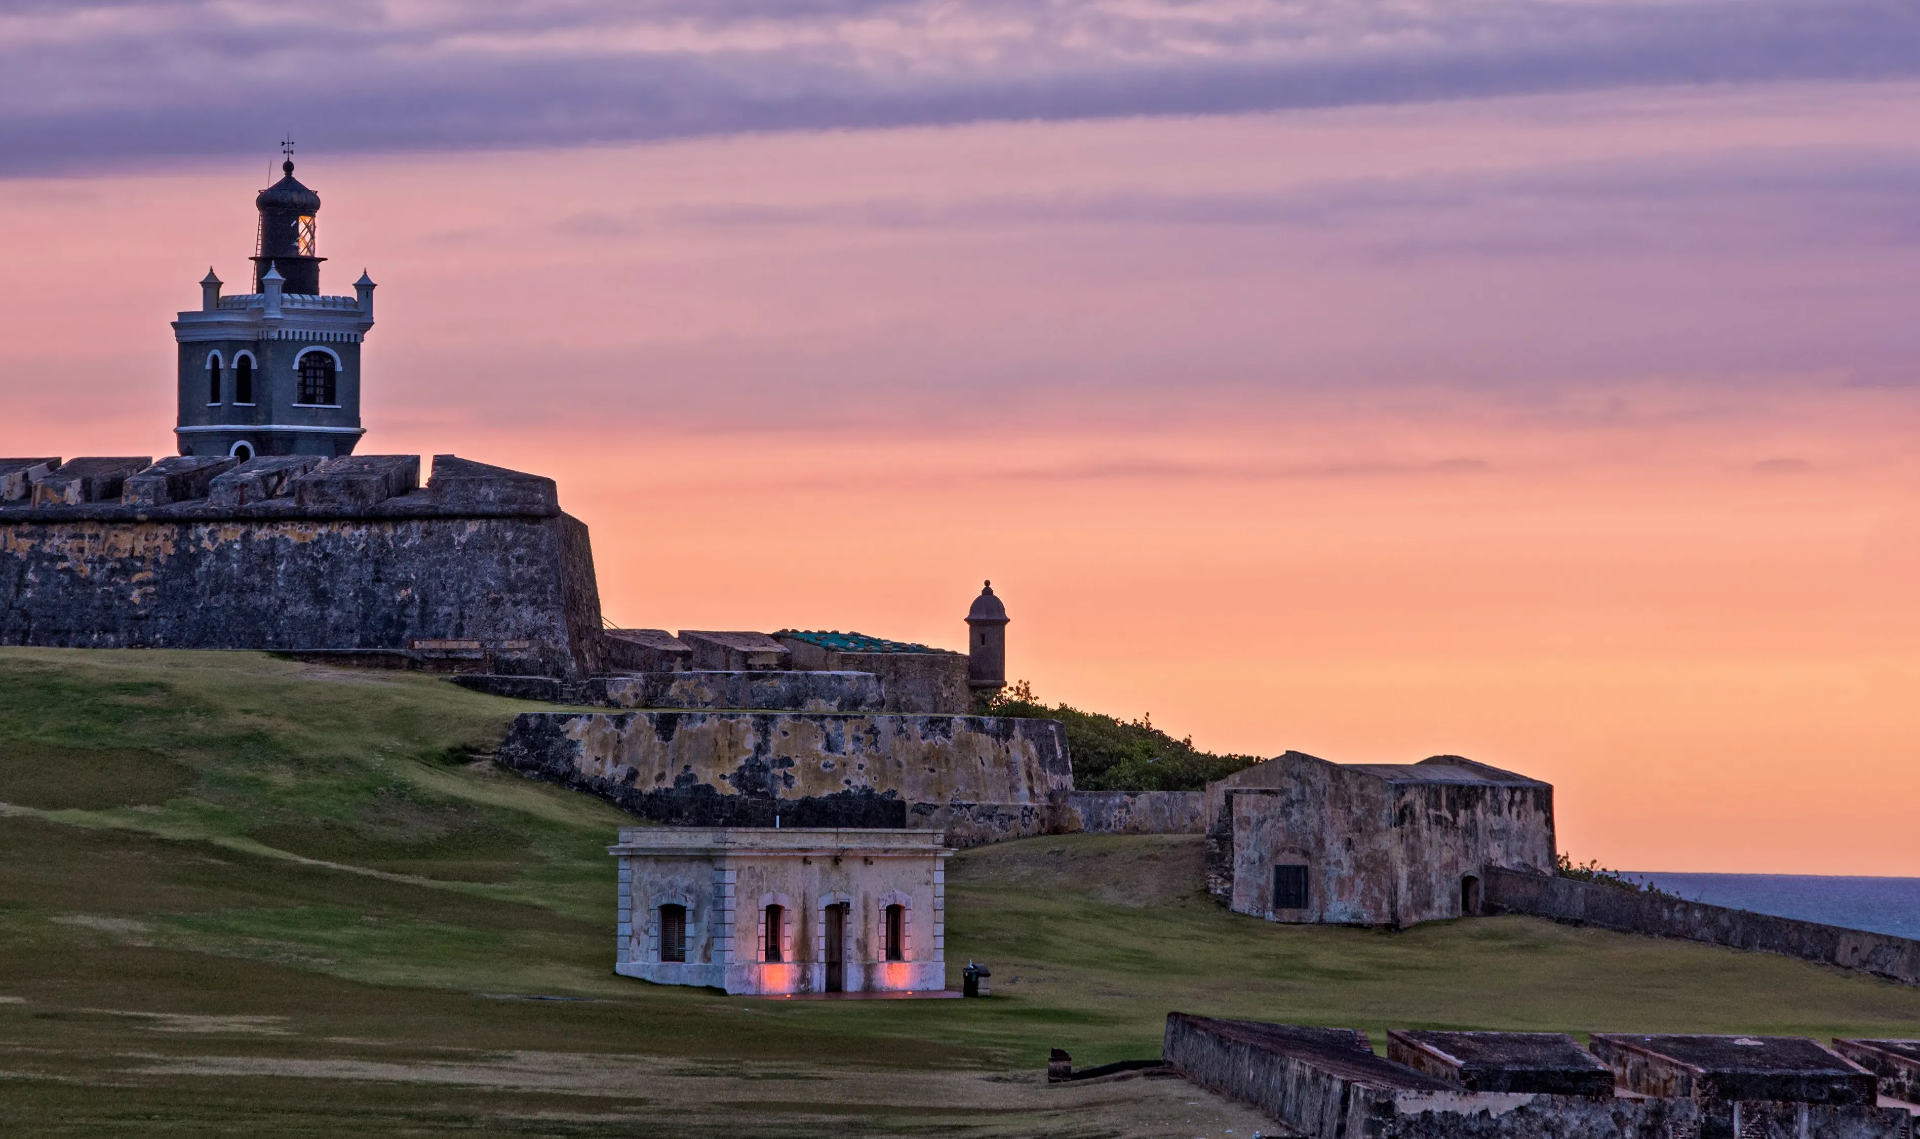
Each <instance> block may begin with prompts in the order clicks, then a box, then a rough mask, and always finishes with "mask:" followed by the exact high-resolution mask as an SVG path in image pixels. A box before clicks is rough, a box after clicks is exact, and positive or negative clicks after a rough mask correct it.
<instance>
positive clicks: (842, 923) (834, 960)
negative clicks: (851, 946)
mask: <svg viewBox="0 0 1920 1139" xmlns="http://www.w3.org/2000/svg"><path fill="white" fill-rule="evenodd" d="M826 916H827V929H826V935H827V937H826V941H827V992H829V993H844V992H846V989H847V973H846V968H847V966H846V961H847V904H846V903H845V902H842V903H840V904H838V905H832V906H828V907H827V915H826Z"/></svg>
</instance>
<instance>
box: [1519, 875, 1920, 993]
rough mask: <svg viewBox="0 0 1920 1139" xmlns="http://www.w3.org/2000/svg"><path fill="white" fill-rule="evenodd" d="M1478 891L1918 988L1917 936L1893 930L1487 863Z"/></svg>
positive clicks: (1593, 920) (1523, 906) (1625, 929)
mask: <svg viewBox="0 0 1920 1139" xmlns="http://www.w3.org/2000/svg"><path fill="white" fill-rule="evenodd" d="M1483 889H1484V891H1485V899H1486V903H1487V904H1488V905H1489V906H1490V907H1492V908H1493V909H1496V910H1502V911H1506V912H1508V913H1517V914H1531V915H1533V916H1535V917H1543V918H1551V919H1553V920H1554V921H1560V922H1569V923H1572V924H1576V925H1595V926H1599V927H1601V928H1602V929H1611V930H1617V931H1619V932H1621V933H1641V934H1648V935H1651V936H1653V937H1671V938H1676V939H1678V940H1682V941H1700V942H1705V943H1707V944H1709V945H1724V946H1727V947H1728V948H1730V949H1748V950H1753V951H1756V952H1761V953H1778V954H1781V955H1783V956H1787V957H1798V958H1800V959H1801V960H1802V961H1814V962H1818V963H1820V964H1822V965H1834V966H1837V967H1839V968H1841V969H1851V970H1855V971H1857V972H1861V973H1871V974H1873V975H1874V976H1876V977H1884V978H1886V979H1888V980H1891V981H1898V982H1900V983H1901V984H1903V985H1920V941H1913V940H1911V939H1908V938H1904V937H1894V936H1892V935H1891V934H1884V933H1869V932H1867V931H1865V930H1858V929H1844V928H1842V927H1840V926H1834V925H1821V924H1819V923H1818V922H1810V921H1799V920H1796V919H1794V918H1782V917H1774V916H1772V915H1771V914H1756V913H1750V912H1748V911H1746V910H1735V909H1729V908H1727V907H1725V906H1710V905H1707V904H1706V903H1704V902H1688V901H1683V900H1681V899H1679V898H1673V897H1667V896H1665V895H1662V894H1650V893H1642V892H1639V891H1634V890H1622V889H1619V888H1618V887H1614V886H1602V885H1599V884H1597V883H1594V882H1582V881H1579V880H1578V879H1574V878H1559V877H1548V876H1546V875H1543V874H1532V873H1528V872H1526V871H1522V870H1504V869H1499V868H1490V869H1489V870H1488V871H1487V873H1486V880H1485V884H1484V887H1483Z"/></svg>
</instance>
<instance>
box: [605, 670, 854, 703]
mask: <svg viewBox="0 0 1920 1139" xmlns="http://www.w3.org/2000/svg"><path fill="white" fill-rule="evenodd" d="M606 702H607V705H608V706H609V707H612V708H674V709H685V710H689V711H705V710H713V709H733V710H746V711H761V712H878V711H881V710H882V708H883V706H884V705H885V699H884V696H883V694H882V691H881V688H880V679H879V678H878V677H876V676H874V675H873V674H872V673H870V672H790V671H781V672H776V671H770V670H754V671H749V672H704V671H693V670H688V671H684V672H648V673H642V674H641V675H639V676H611V677H608V678H607V681H606Z"/></svg>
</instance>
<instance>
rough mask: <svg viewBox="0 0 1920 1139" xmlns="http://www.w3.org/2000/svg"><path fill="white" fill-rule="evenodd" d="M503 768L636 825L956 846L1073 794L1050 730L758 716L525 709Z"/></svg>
mask: <svg viewBox="0 0 1920 1139" xmlns="http://www.w3.org/2000/svg"><path fill="white" fill-rule="evenodd" d="M498 760H499V762H500V763H501V764H503V765H505V766H507V767H510V768H512V769H513V770H516V771H519V772H521V773H522V774H525V775H528V776H531V777H534V778H538V779H545V780H548V781H551V782H554V783H559V784H563V785H566V786H570V787H574V788H577V789H579V790H583V791H587V792H589V793H591V794H594V795H598V796H600V797H601V798H604V799H606V800H608V801H609V802H612V803H613V804H615V805H616V806H619V807H621V808H623V809H625V810H628V811H631V812H633V813H634V814H636V815H639V816H640V817H642V818H648V819H654V820H657V821H660V822H670V823H685V824H695V825H701V826H714V825H732V826H771V825H773V823H774V820H775V819H776V818H778V819H779V820H780V822H781V823H782V824H783V825H787V826H810V827H817V826H836V827H913V828H924V829H935V830H944V831H946V832H947V836H948V841H949V842H950V843H951V844H952V845H954V846H957V847H965V846H977V845H980V844H982V843H987V842H997V841H1001V840H1004V839H1011V838H1024V837H1027V836H1030V835H1036V834H1044V833H1049V832H1052V831H1055V830H1057V829H1060V823H1061V817H1062V814H1063V811H1064V809H1065V805H1066V796H1067V794H1068V793H1069V792H1070V791H1071V790H1072V789H1073V771H1072V768H1071V766H1070V765H1069V763H1068V760H1067V746H1066V737H1065V734H1064V732H1063V730H1062V729H1061V727H1060V725H1059V724H1058V723H1056V722H1054V721H1052V720H1026V719H1001V718H994V717H985V716H889V715H872V714H852V715H848V714H833V713H806V712H783V713H754V712H661V711H647V712H623V713H566V712H529V713H525V714H523V715H521V716H519V717H517V718H516V719H515V720H514V723H513V726H512V728H511V729H509V731H508V733H507V738H506V740H505V741H504V742H503V743H502V744H501V745H500V750H499V752H498Z"/></svg>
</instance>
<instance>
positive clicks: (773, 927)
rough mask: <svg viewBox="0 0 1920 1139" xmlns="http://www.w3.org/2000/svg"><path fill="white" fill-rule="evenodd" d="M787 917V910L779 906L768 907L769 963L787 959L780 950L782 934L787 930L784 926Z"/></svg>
mask: <svg viewBox="0 0 1920 1139" xmlns="http://www.w3.org/2000/svg"><path fill="white" fill-rule="evenodd" d="M785 918H786V911H785V910H783V909H781V908H780V907H779V906H768V907H767V961H768V962H769V963H774V964H777V963H779V962H781V961H784V960H786V957H785V955H783V954H782V953H781V952H780V941H781V934H783V933H784V932H786V931H785V929H784V928H783V924H784V920H785Z"/></svg>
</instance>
